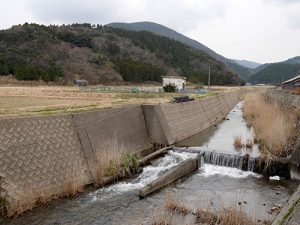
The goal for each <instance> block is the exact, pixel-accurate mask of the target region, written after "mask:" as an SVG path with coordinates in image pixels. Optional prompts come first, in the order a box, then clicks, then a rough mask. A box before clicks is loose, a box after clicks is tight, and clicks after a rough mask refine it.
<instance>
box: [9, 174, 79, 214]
mask: <svg viewBox="0 0 300 225" xmlns="http://www.w3.org/2000/svg"><path fill="white" fill-rule="evenodd" d="M81 179H82V174H81V173H80V172H79V173H77V174H75V175H74V176H70V177H68V178H67V179H66V180H65V182H63V183H62V185H61V187H60V188H59V189H57V187H56V188H54V187H52V186H51V185H49V186H47V187H44V188H36V187H23V190H22V191H23V194H22V195H20V196H19V198H18V200H17V201H15V202H10V203H7V205H6V213H5V216H7V217H14V218H16V217H18V216H20V215H22V214H24V213H25V212H26V211H29V210H31V209H33V208H35V207H37V206H44V205H47V204H49V203H50V202H51V201H53V200H55V199H58V198H62V197H74V196H76V195H77V194H79V193H81V192H83V191H84V185H83V183H82V180H81Z"/></svg>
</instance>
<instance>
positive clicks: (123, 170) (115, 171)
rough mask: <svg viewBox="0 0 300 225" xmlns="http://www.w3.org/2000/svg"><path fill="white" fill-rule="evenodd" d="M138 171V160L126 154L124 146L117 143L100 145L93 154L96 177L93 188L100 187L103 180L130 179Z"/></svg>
mask: <svg viewBox="0 0 300 225" xmlns="http://www.w3.org/2000/svg"><path fill="white" fill-rule="evenodd" d="M139 171H140V165H139V161H138V158H137V157H136V155H135V154H133V153H130V152H128V150H127V149H126V148H125V147H124V146H119V145H118V141H116V140H115V141H110V142H109V143H102V146H101V148H100V149H98V150H97V151H96V153H95V162H94V167H93V173H94V175H95V177H96V180H95V181H94V185H95V186H102V185H103V184H104V179H105V178H108V177H113V178H114V179H118V178H124V177H131V176H134V175H135V174H137V173H138V172H139Z"/></svg>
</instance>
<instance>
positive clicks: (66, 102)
mask: <svg viewBox="0 0 300 225" xmlns="http://www.w3.org/2000/svg"><path fill="white" fill-rule="evenodd" d="M214 94H215V93H214V92H212V93H207V94H189V95H190V97H192V98H195V99H200V98H204V97H207V96H210V95H214ZM178 95H180V94H179V93H99V92H88V91H81V90H80V89H79V88H78V87H74V86H49V85H41V84H40V83H36V82H33V83H30V82H29V83H27V82H25V83H24V84H23V83H18V82H17V81H16V83H11V84H10V83H7V84H6V85H3V83H1V81H0V105H1V109H0V116H18V115H40V114H42V115H44V114H55V113H69V112H78V111H79V112H82V111H90V110H96V109H103V108H112V107H122V106H128V105H136V104H154V103H166V102H170V100H171V99H172V98H173V97H174V96H178Z"/></svg>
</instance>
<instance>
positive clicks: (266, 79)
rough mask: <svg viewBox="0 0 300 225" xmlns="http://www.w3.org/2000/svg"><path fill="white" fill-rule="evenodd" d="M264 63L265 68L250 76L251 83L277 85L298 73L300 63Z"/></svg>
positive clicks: (299, 72)
mask: <svg viewBox="0 0 300 225" xmlns="http://www.w3.org/2000/svg"><path fill="white" fill-rule="evenodd" d="M265 65H266V66H265V68H263V69H262V70H260V71H259V72H257V73H255V74H254V75H253V76H251V77H250V79H249V81H250V82H251V83H254V84H258V83H265V84H274V85H277V84H280V83H281V82H283V81H285V80H288V79H290V78H292V77H294V76H296V75H299V74H300V64H289V63H274V64H268V65H267V64H265Z"/></svg>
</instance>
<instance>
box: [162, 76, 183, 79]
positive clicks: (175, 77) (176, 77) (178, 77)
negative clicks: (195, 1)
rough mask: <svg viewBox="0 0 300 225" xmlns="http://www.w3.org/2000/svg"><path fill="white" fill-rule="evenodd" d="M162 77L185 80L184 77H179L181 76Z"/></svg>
mask: <svg viewBox="0 0 300 225" xmlns="http://www.w3.org/2000/svg"><path fill="white" fill-rule="evenodd" d="M162 78H171V79H182V80H186V77H181V76H163V77H162Z"/></svg>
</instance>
